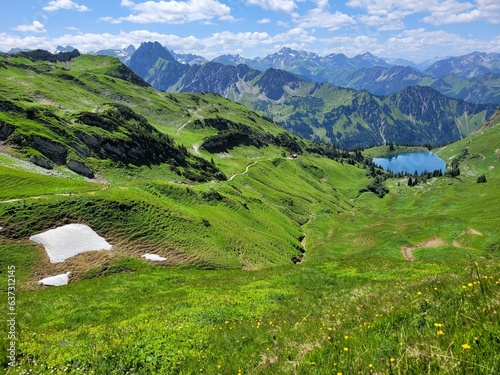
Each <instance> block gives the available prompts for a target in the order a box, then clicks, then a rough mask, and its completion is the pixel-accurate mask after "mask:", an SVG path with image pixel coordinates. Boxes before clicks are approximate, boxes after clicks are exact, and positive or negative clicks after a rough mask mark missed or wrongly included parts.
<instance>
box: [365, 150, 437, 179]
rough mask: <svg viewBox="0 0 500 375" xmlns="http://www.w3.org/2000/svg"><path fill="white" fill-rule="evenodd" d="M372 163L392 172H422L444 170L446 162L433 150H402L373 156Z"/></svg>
mask: <svg viewBox="0 0 500 375" xmlns="http://www.w3.org/2000/svg"><path fill="white" fill-rule="evenodd" d="M373 163H374V164H375V165H377V166H379V167H380V168H382V169H384V170H386V171H391V172H393V173H409V174H414V173H415V171H416V172H417V174H419V175H420V174H422V173H423V172H425V171H427V172H433V171H435V170H441V171H442V172H443V173H444V172H445V170H446V163H445V162H444V160H443V159H441V158H440V157H439V156H437V155H436V154H435V153H433V152H403V153H400V154H396V155H391V156H384V157H379V158H373Z"/></svg>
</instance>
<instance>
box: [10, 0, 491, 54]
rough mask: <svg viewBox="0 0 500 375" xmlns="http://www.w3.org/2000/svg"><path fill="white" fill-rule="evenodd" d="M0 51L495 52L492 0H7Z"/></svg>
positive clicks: (236, 52) (225, 52)
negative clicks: (159, 47)
mask: <svg viewBox="0 0 500 375" xmlns="http://www.w3.org/2000/svg"><path fill="white" fill-rule="evenodd" d="M4 3H7V4H8V5H7V4H3V7H2V8H3V10H2V12H1V14H0V51H9V50H10V49H11V48H14V47H18V48H29V49H32V48H44V49H47V50H53V49H54V48H55V47H56V46H57V45H63V46H66V45H71V46H74V47H76V48H78V49H79V50H80V52H91V51H96V50H99V49H108V48H112V49H120V48H124V47H127V46H128V45H130V44H133V45H134V46H136V47H138V46H139V45H140V43H141V42H145V41H159V42H160V43H162V44H163V45H165V46H167V47H168V48H170V49H172V50H174V51H175V52H178V53H195V54H199V55H202V56H205V57H207V58H214V57H216V56H218V55H221V54H228V53H230V54H240V55H242V56H244V57H247V58H254V57H257V56H260V57H263V56H265V55H267V54H269V53H272V52H276V51H277V50H279V49H280V48H281V47H285V46H286V47H291V48H294V49H299V50H306V51H309V52H315V53H318V54H320V55H327V54H330V53H344V54H346V55H347V56H350V57H352V56H354V55H357V54H360V53H364V52H367V51H368V52H371V53H373V54H375V55H377V56H380V57H392V58H397V57H399V58H405V59H409V60H412V61H414V62H421V61H424V60H426V59H429V58H433V57H435V56H451V55H454V56H457V55H463V54H467V53H470V52H473V51H481V52H497V53H500V1H499V0H470V1H462V0H348V1H343V2H340V1H333V0H330V1H328V0H313V1H310V0H170V1H157V0H155V1H153V0H149V1H143V0H19V1H8V2H4Z"/></svg>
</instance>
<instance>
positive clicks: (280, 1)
mask: <svg viewBox="0 0 500 375" xmlns="http://www.w3.org/2000/svg"><path fill="white" fill-rule="evenodd" d="M246 2H247V3H248V4H252V5H258V6H260V7H261V8H264V9H266V10H275V11H280V12H284V13H288V14H290V13H292V12H293V10H294V9H295V8H297V4H295V2H294V1H293V0H246Z"/></svg>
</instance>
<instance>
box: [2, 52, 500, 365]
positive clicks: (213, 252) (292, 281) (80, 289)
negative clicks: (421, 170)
mask: <svg viewBox="0 0 500 375" xmlns="http://www.w3.org/2000/svg"><path fill="white" fill-rule="evenodd" d="M106 61H108V62H109V64H111V65H112V64H114V63H115V62H116V60H114V59H108V58H103V59H102V60H101V59H96V60H93V58H91V57H88V56H80V57H78V58H75V59H73V60H71V61H70V62H69V63H64V64H65V67H66V68H68V67H70V65H71V66H72V67H73V68H74V67H75V66H78V64H80V66H81V67H82V68H81V70H80V68H79V69H77V70H76V71H75V70H73V68H71V69H70V70H69V72H70V73H67V74H72V75H79V79H81V80H82V82H83V80H84V79H86V80H88V81H86V82H87V83H86V84H88V85H91V84H92V85H94V88H95V92H94V91H92V90H87V89H85V90H83V91H82V92H80V93H78V92H76V90H77V89H76V87H75V88H74V90H75V92H76V94H75V95H77V97H78V98H79V99H82V100H81V101H79V103H74V102H73V101H71V100H69V99H68V100H67V102H68V103H65V101H64V100H66V99H64V100H63V99H61V100H63V101H62V102H61V104H57V103H58V102H57V100H59V99H58V98H57V97H56V96H54V97H52V100H53V101H54V103H52V104H41V103H35V102H34V99H36V97H35V96H34V94H32V90H21V89H20V88H19V87H17V86H16V87H10V88H9V87H6V86H3V85H0V88H1V90H3V91H2V92H3V93H4V95H5V96H8V92H9V90H11V91H12V92H13V93H16V92H17V95H18V96H19V100H15V99H13V98H12V97H11V96H9V101H10V102H12V103H14V104H16V105H17V106H18V107H22V108H28V107H29V106H34V107H37V108H38V109H39V108H41V107H40V106H42V105H43V106H47V107H45V108H47V110H50V112H52V113H54V114H55V115H57V116H58V117H59V118H62V119H64V120H65V121H67V123H66V122H63V123H62V124H64V125H65V126H68V127H72V126H76V127H79V129H83V128H84V127H85V126H90V125H88V124H85V123H84V124H81V123H79V122H78V121H77V120H81V119H82V117H81V116H82V115H83V114H85V116H89V117H91V116H92V115H89V114H101V115H102V116H101V117H100V118H99V123H100V124H101V125H103V124H104V125H106V124H110V126H112V125H113V122H112V121H111V120H112V119H113V118H114V117H111V120H110V121H109V122H106V118H107V119H108V120H109V119H110V118H109V116H107V113H108V112H109V111H110V112H111V113H114V111H115V110H120V108H122V107H120V105H125V106H126V107H127V108H130V109H131V111H132V112H130V113H129V112H126V116H124V117H123V118H125V119H126V118H130V119H135V120H134V121H135V122H131V123H128V124H125V125H128V127H127V126H125V125H124V124H122V123H120V124H119V127H118V128H117V129H118V130H119V131H118V133H120V134H121V135H120V136H122V137H123V139H125V141H126V140H127V131H131V130H130V129H135V128H137V126H139V125H141V124H143V125H144V126H146V123H144V122H143V119H145V120H146V121H147V123H148V124H151V126H153V127H154V129H156V131H158V134H156V133H155V131H153V130H151V131H148V132H146V133H147V134H155V135H154V136H155V137H160V136H161V137H163V136H166V135H168V136H169V138H171V139H170V141H169V142H170V143H171V144H174V146H175V147H179V146H178V145H179V144H184V145H185V149H186V153H185V155H188V154H189V155H188V156H186V159H187V160H193V164H192V167H191V169H192V171H198V170H199V169H198V167H197V164H196V162H195V161H196V160H198V159H196V158H195V157H197V158H200V159H203V160H205V161H206V163H208V164H210V165H214V164H215V166H216V167H217V168H218V169H219V170H220V171H221V172H222V173H223V174H224V175H225V176H226V179H225V180H217V179H215V178H212V179H210V180H208V181H193V180H189V179H188V178H187V177H185V176H184V177H181V176H179V175H178V174H177V173H176V172H175V171H174V170H171V169H170V165H171V164H169V163H168V162H166V163H165V162H159V163H158V164H153V163H151V164H150V165H147V164H143V165H133V164H130V165H126V164H125V163H123V162H122V163H119V162H118V161H114V160H112V159H110V158H101V159H99V158H97V157H94V159H93V158H92V157H88V158H87V159H82V160H84V161H85V162H86V163H88V164H89V165H91V166H92V167H93V168H95V170H96V171H97V177H99V179H88V178H83V177H81V176H79V175H76V174H74V173H72V172H69V171H68V170H67V168H66V166H65V165H64V164H62V165H59V166H58V165H54V167H53V169H52V170H48V169H43V168H37V167H35V166H33V164H30V163H29V162H28V161H27V159H29V157H30V155H29V154H27V153H26V151H27V150H26V149H24V148H22V147H19V146H18V148H17V149H13V148H12V147H13V146H12V145H10V144H9V143H8V142H9V139H10V138H8V139H7V145H3V147H4V149H2V152H3V153H2V155H0V162H1V166H0V186H1V189H0V190H1V196H0V227H1V228H2V229H1V230H0V254H1V255H0V263H1V271H2V275H3V276H5V277H3V281H2V283H3V284H2V285H3V286H4V287H3V290H4V291H7V269H8V267H9V266H12V265H14V266H15V267H16V279H17V284H16V312H17V316H16V339H17V341H16V348H17V351H16V361H17V365H18V366H17V367H15V368H12V367H9V366H8V358H6V357H4V358H3V360H2V366H3V368H4V369H5V370H6V372H7V373H8V374H20V373H26V372H27V371H30V370H31V371H32V372H33V373H40V374H45V373H56V374H62V373H71V374H72V373H75V374H76V373H85V374H124V373H131V374H194V373H196V374H199V373H208V374H219V373H220V374H229V373H234V374H238V373H242V374H243V373H253V374H269V373H273V374H291V373H292V374H293V373H296V374H309V373H311V374H331V373H344V374H350V373H396V372H398V373H415V374H417V373H424V372H427V373H436V374H437V373H439V374H446V373H450V374H451V373H457V372H462V373H485V374H494V373H497V372H498V371H499V370H500V358H499V357H498V353H499V352H500V345H499V342H500V331H499V328H498V327H500V317H499V315H498V312H499V311H500V300H499V298H498V296H499V293H500V278H499V276H498V275H500V265H499V263H498V260H499V256H500V253H499V250H500V247H499V246H500V236H499V233H498V230H497V228H499V227H500V219H499V218H498V215H497V214H496V213H497V212H498V208H499V207H498V202H499V200H498V194H499V193H498V171H499V167H498V165H497V164H498V160H499V155H498V150H497V148H498V144H500V130H499V129H500V123H495V124H494V125H491V126H489V127H487V128H484V129H482V130H481V131H480V132H479V133H477V134H475V135H474V136H472V137H471V138H468V139H465V140H463V141H461V142H458V143H455V144H451V145H448V146H446V147H445V148H443V149H440V150H438V151H437V152H438V153H439V154H440V155H441V156H442V157H443V158H445V159H446V160H447V162H448V163H451V162H452V160H453V159H454V158H457V157H458V158H459V159H460V160H459V166H460V169H461V171H462V173H461V175H460V176H458V178H454V179H452V178H448V177H442V178H438V179H432V180H429V181H428V182H427V183H426V184H420V185H418V186H416V187H408V186H407V184H406V180H403V179H401V180H397V179H391V180H387V181H385V185H386V186H387V187H389V189H390V192H389V193H388V194H387V195H385V196H384V197H383V198H379V197H378V196H377V195H375V194H373V193H370V192H366V193H360V191H362V190H364V189H365V188H366V186H367V185H369V184H372V183H373V180H372V179H371V177H370V176H369V175H367V170H366V169H363V168H361V167H362V166H364V165H365V164H366V161H365V160H363V158H362V156H361V155H360V154H349V153H341V152H339V151H338V150H333V149H330V148H321V146H319V145H314V144H312V143H309V142H306V141H303V140H301V139H299V138H297V137H294V136H291V135H290V134H288V133H286V132H285V131H284V130H282V129H281V128H279V127H278V126H277V125H276V124H274V123H272V122H269V121H267V120H266V119H265V118H264V117H262V116H260V115H258V114H256V113H254V112H251V111H249V110H248V109H246V108H244V107H242V106H241V105H238V104H234V103H231V102H229V101H226V100H224V99H222V98H220V97H218V96H216V95H210V94H206V95H202V94H196V95H194V94H179V95H177V94H176V95H172V94H164V93H158V92H156V91H154V90H152V89H151V88H148V87H146V88H141V87H140V86H137V85H134V84H132V83H131V82H129V81H127V80H122V79H121V78H117V77H114V78H112V79H113V80H115V82H114V83H113V84H109V86H107V85H108V83H103V82H106V81H107V80H108V77H110V75H109V70H107V69H105V66H106V64H107V63H104V62H106ZM91 62H93V63H92V64H91ZM98 63H99V64H98ZM101 63H102V64H104V66H103V65H100V64H101ZM23 64H25V65H30V66H32V65H31V64H32V63H31V62H27V61H24V62H23ZM59 64H63V63H55V64H54V66H51V68H50V69H59V68H57V66H58V65H59ZM90 64H91V65H95V66H96V67H97V69H103V73H102V75H99V74H97V73H92V72H93V69H90V68H89V65H90ZM46 65H47V64H46ZM46 65H42V64H41V63H40V69H42V67H43V69H47V67H46ZM85 66H87V68H85ZM107 66H109V65H107ZM19 69H21V68H19ZM32 69H34V68H33V66H32ZM0 71H1V69H0ZM30 71H31V69H29V70H28V71H27V72H26V73H22V72H21V71H19V75H18V76H17V78H16V79H17V80H18V82H24V83H25V84H28V82H29V80H30V79H31V80H32V82H34V83H32V84H36V87H37V88H38V89H37V90H40V91H41V92H42V90H43V84H42V83H43V81H44V80H48V81H47V82H51V84H54V82H55V81H53V80H52V78H51V79H50V80H49V78H47V77H48V76H47V75H45V74H38V75H33V76H32V77H31V78H29V77H30V74H31V73H30ZM112 71H113V70H112ZM51 72H53V70H51ZM51 74H52V73H51ZM85 74H87V76H85ZM49 75H50V74H49ZM85 77H87V78H85ZM125 78H127V77H125ZM0 82H3V81H0ZM68 85H69V84H68ZM20 86H21V85H20ZM62 86H64V85H62ZM106 87H107V88H108V89H109V90H110V91H109V92H108V93H106V89H105V88H106ZM120 87H123V91H121V90H122V89H120ZM16 90H17V91H16ZM61 90H64V89H63V88H61ZM111 90H116V91H111ZM118 93H120V95H127V97H126V100H125V99H124V98H123V97H121V96H120V95H119V94H118ZM44 95H49V90H48V89H47V91H46V92H45V94H44ZM101 95H107V97H106V98H104V99H100V98H101ZM115 95H116V96H115ZM84 98H86V100H87V104H82V103H83V102H84V100H83V99H84ZM113 98H114V99H113ZM4 99H5V98H4ZM30 100H31V102H30ZM99 100H102V101H101V102H99ZM4 102H7V100H6V99H5V100H4ZM29 103H31V104H29ZM110 103H111V104H112V105H111V104H110ZM125 103H126V104H125ZM146 103H147V105H146ZM94 109H97V110H96V111H93V110H94ZM7 112H9V111H7ZM10 112H12V111H10ZM2 113H5V111H4V110H3V109H2ZM37 113H38V112H37ZM121 113H123V112H121ZM104 114H106V116H104ZM9 116H11V115H9ZM85 116H84V119H85V118H88V117H85ZM139 116H140V117H139ZM35 120H36V119H35ZM35 120H30V121H33V122H34V124H33V129H35V130H37V131H39V132H48V130H47V129H49V130H51V129H53V128H51V126H53V127H56V125H57V124H56V122H53V123H52V122H50V121H49V122H50V124H49V125H50V126H43V123H42V122H40V121H35ZM72 120H74V121H73V122H72ZM30 121H28V120H25V119H23V116H19V117H18V122H16V123H15V124H14V125H15V128H16V129H15V131H16V132H21V133H23V132H28V131H29V129H30V126H29V125H31V124H32V122H30ZM125 122H126V121H125ZM65 126H63V128H65ZM104 130H106V129H104ZM98 131H99V132H100V131H101V130H98ZM107 131H108V132H110V130H107ZM96 132H97V130H96ZM12 134H15V133H12ZM12 134H11V135H12ZM47 134H48V133H47ZM75 134H76V133H75ZM110 134H112V135H116V138H113V139H119V136H118V135H117V134H115V133H114V132H113V131H111V133H110ZM9 137H10V136H9ZM67 139H68V137H63V138H62V139H61V143H64V142H67V141H66V140H67ZM157 139H159V138H157ZM66 145H67V146H68V148H71V147H72V144H71V143H66ZM203 145H205V146H207V147H206V148H204V146H203ZM297 146H298V147H300V150H301V152H300V153H298V155H297V157H291V155H290V151H292V150H293V148H295V147H297ZM464 149H467V150H468V151H467V152H463V150H464ZM179 150H182V147H179ZM210 151H212V152H210ZM374 152H377V151H374ZM321 153H323V154H325V155H329V156H330V157H333V158H334V159H336V160H332V158H326V157H324V156H321V155H320V154H321ZM461 155H462V156H461ZM191 158H192V159H191ZM212 159H213V161H212ZM356 159H358V161H356ZM93 163H95V164H93ZM492 167H493V168H492ZM482 174H484V175H485V176H486V179H487V182H486V183H476V180H477V176H479V175H482ZM74 222H80V223H86V224H89V225H90V226H91V227H92V228H93V229H94V230H96V231H97V232H98V233H99V234H100V235H102V236H103V237H105V238H106V239H107V240H108V241H109V242H110V243H111V244H112V245H113V250H112V251H111V252H106V253H105V254H103V253H102V252H100V253H87V254H80V255H78V256H76V257H74V258H71V259H69V260H67V261H65V262H63V263H57V264H51V263H49V260H48V257H47V255H46V254H45V252H44V250H43V249H42V248H41V247H39V246H37V245H35V244H34V243H33V242H31V241H29V240H28V238H29V236H30V235H32V234H35V233H39V232H41V231H43V230H46V229H49V228H52V227H55V226H58V225H61V224H66V223H74ZM151 252H153V253H155V254H158V255H161V256H164V257H166V258H167V261H166V262H164V263H160V264H156V263H155V264H153V263H150V262H148V261H146V260H144V259H143V258H141V255H143V254H144V253H151ZM67 271H71V272H72V274H71V280H70V281H71V282H70V283H69V284H68V285H67V286H62V287H57V288H42V287H40V286H39V285H38V284H37V281H38V280H39V279H40V278H42V277H45V276H51V275H54V274H58V273H63V272H67ZM1 303H2V306H4V308H5V309H6V308H7V306H8V304H7V303H8V301H7V293H5V292H4V293H2V300H1ZM5 311H7V310H5ZM2 324H3V326H2V327H3V328H8V327H7V323H6V321H5V320H4V323H2ZM5 332H6V331H5ZM1 343H2V346H1V347H0V348H1V349H2V350H3V351H4V352H7V349H8V344H7V341H5V340H2V341H1ZM9 345H10V343H9Z"/></svg>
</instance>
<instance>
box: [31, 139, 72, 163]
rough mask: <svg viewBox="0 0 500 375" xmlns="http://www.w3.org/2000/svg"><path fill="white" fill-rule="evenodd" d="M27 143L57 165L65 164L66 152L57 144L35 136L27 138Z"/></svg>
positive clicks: (64, 148)
mask: <svg viewBox="0 0 500 375" xmlns="http://www.w3.org/2000/svg"><path fill="white" fill-rule="evenodd" d="M29 143H30V144H31V145H32V146H33V147H34V148H35V149H37V150H38V151H40V152H41V153H42V154H44V155H45V156H47V157H48V158H49V159H50V160H52V161H53V162H54V163H56V164H57V165H63V164H65V163H66V158H67V156H68V150H67V149H66V147H64V146H62V145H60V144H59V143H57V142H54V141H50V140H48V139H46V138H43V137H40V136H37V135H34V136H31V137H29Z"/></svg>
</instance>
